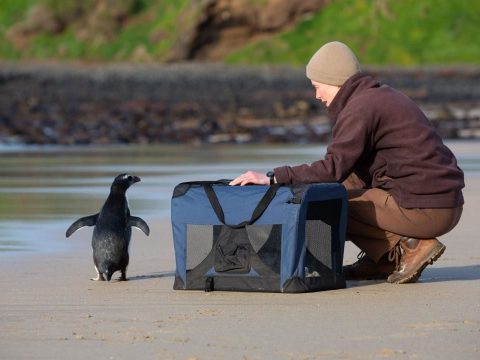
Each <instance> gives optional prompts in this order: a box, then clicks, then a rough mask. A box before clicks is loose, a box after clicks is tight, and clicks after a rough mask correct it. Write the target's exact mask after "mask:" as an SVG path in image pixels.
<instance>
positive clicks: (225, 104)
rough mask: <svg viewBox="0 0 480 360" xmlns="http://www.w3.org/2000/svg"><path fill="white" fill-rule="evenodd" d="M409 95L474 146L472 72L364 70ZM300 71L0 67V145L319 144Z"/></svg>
mask: <svg viewBox="0 0 480 360" xmlns="http://www.w3.org/2000/svg"><path fill="white" fill-rule="evenodd" d="M366 71H367V72H369V73H371V74H372V75H374V76H376V77H377V78H378V79H380V80H381V81H382V82H384V83H387V84H389V85H391V86H393V87H395V88H397V89H399V90H401V91H403V92H405V93H406V94H407V95H409V96H410V97H412V98H413V99H414V100H415V101H416V102H417V103H418V104H419V105H420V106H421V108H422V109H423V110H424V112H425V113H426V114H427V116H428V117H429V118H430V120H431V121H432V123H433V124H434V126H435V127H436V129H437V130H438V132H439V133H440V134H441V136H442V137H444V138H457V139H458V138H469V139H472V138H473V139H477V138H480V68H429V69H426V68H422V69H384V68H369V69H367V70H366ZM330 129H331V124H330V122H329V120H328V118H327V117H326V115H325V112H324V109H323V105H321V104H320V103H319V102H318V101H317V100H315V99H314V96H313V90H312V88H311V85H310V84H309V82H308V80H307V79H306V78H305V76H304V70H303V69H299V68H290V67H248V68H247V67H230V66H225V65H219V64H180V65H178V64H177V65H165V66H160V65H158V66H157V65H143V66H139V65H125V64H124V65H108V66H105V65H102V66H94V65H78V64H52V63H50V64H1V65H0V143H21V144H122V143H143V144H149V143H152V144H153V143H225V142H226V143H249V142H265V143H272V142H324V141H326V140H328V138H329V136H330Z"/></svg>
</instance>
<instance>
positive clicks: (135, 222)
mask: <svg viewBox="0 0 480 360" xmlns="http://www.w3.org/2000/svg"><path fill="white" fill-rule="evenodd" d="M128 226H135V227H136V228H139V229H140V230H142V231H143V233H144V234H145V235H147V236H148V235H149V234H150V228H149V227H148V225H147V223H146V222H145V220H143V219H142V218H139V217H136V216H130V217H129V218H128Z"/></svg>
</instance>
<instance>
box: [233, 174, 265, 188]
mask: <svg viewBox="0 0 480 360" xmlns="http://www.w3.org/2000/svg"><path fill="white" fill-rule="evenodd" d="M247 184H256V185H270V178H269V177H268V176H267V175H265V174H262V173H258V172H255V171H247V172H246V173H244V174H242V175H240V176H239V177H237V178H235V179H233V180H232V181H230V183H229V185H240V186H243V185H247Z"/></svg>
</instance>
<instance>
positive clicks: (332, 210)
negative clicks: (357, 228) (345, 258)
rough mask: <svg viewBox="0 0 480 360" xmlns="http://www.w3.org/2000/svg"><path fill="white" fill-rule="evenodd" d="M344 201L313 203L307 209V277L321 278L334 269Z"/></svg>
mask: <svg viewBox="0 0 480 360" xmlns="http://www.w3.org/2000/svg"><path fill="white" fill-rule="evenodd" d="M341 206H342V200H341V199H333V200H325V201H312V202H310V203H309V204H308V207H307V220H306V225H305V226H306V228H305V238H306V242H307V254H306V259H305V260H306V261H305V266H306V269H305V272H306V274H305V276H321V274H322V272H326V271H327V272H328V271H332V270H334V271H335V270H336V269H333V264H335V261H334V258H335V256H336V253H337V248H336V246H337V244H338V236H339V234H338V227H339V221H340V212H341Z"/></svg>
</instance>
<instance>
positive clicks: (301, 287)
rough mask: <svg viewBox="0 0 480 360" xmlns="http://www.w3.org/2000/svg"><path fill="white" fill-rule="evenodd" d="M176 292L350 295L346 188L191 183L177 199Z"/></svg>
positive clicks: (181, 189)
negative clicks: (345, 271) (344, 290)
mask: <svg viewBox="0 0 480 360" xmlns="http://www.w3.org/2000/svg"><path fill="white" fill-rule="evenodd" d="M171 211H172V216H171V219H172V228H173V240H174V246H175V260H176V274H175V283H174V289H184V290H206V291H212V290H230V291H268V292H287V293H297V292H309V291H319V290H328V289H338V288H344V287H345V279H344V277H343V274H342V262H343V249H344V241H345V229H346V218H347V198H346V191H345V188H344V187H343V186H342V185H340V184H336V183H328V184H305V185H296V186H279V185H273V186H263V185H249V186H229V185H228V182H227V181H214V182H205V181H203V182H202V181H199V182H186V183H181V184H179V185H177V186H176V187H175V189H174V192H173V197H172V207H171Z"/></svg>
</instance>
